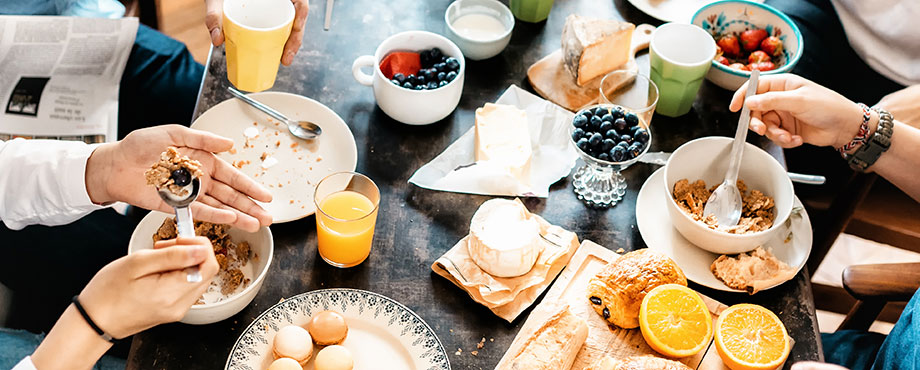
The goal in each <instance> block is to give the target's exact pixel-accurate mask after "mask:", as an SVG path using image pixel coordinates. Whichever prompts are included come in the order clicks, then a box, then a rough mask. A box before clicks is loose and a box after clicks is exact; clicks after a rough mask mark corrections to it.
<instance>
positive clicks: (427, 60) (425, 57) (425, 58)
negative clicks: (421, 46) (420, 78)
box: [418, 50, 434, 68]
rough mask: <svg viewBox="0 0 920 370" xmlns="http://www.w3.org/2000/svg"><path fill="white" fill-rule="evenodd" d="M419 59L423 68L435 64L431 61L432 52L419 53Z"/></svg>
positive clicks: (423, 51)
mask: <svg viewBox="0 0 920 370" xmlns="http://www.w3.org/2000/svg"><path fill="white" fill-rule="evenodd" d="M418 59H419V62H421V64H422V68H425V67H427V66H429V65H431V64H432V63H434V61H433V60H432V59H431V50H422V51H421V52H419V53H418Z"/></svg>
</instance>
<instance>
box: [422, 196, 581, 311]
mask: <svg viewBox="0 0 920 370" xmlns="http://www.w3.org/2000/svg"><path fill="white" fill-rule="evenodd" d="M516 201H517V202H520V200H516ZM528 216H529V217H531V218H533V219H534V220H536V221H537V222H538V223H539V224H540V234H541V236H542V239H541V241H542V242H543V251H542V252H540V256H539V257H538V258H537V262H536V263H534V266H533V268H532V269H530V271H528V272H527V273H526V274H524V275H521V276H517V277H511V278H501V277H494V276H492V275H489V274H488V273H486V272H485V271H483V270H482V269H481V268H479V266H478V265H476V262H473V259H472V258H470V255H469V251H468V249H467V246H466V245H467V240H469V238H470V237H469V235H467V236H466V237H464V238H463V239H460V241H459V242H457V244H455V245H454V247H453V248H451V249H450V250H449V251H447V253H445V254H444V255H443V256H441V257H440V258H438V259H437V260H436V261H435V262H434V264H432V265H431V269H432V270H434V272H436V273H437V274H438V275H441V276H443V277H445V278H446V279H447V280H450V281H451V282H452V283H454V284H455V285H457V286H458V287H460V289H463V290H465V291H466V292H467V293H468V294H469V295H470V297H472V298H473V300H474V301H476V302H479V303H480V304H482V305H484V306H486V307H488V308H489V309H490V310H492V312H494V313H495V314H496V315H498V317H501V318H503V319H505V320H507V321H508V322H511V321H514V319H515V318H516V317H518V315H520V314H521V312H523V311H524V310H526V309H527V307H530V305H531V304H533V303H534V301H536V299H537V297H539V296H540V294H541V293H543V291H544V290H546V288H547V287H548V286H549V284H550V283H552V282H553V279H555V278H556V275H559V272H561V271H562V269H563V268H564V267H565V265H566V264H568V263H569V260H570V259H571V258H572V255H574V254H575V251H576V250H577V249H578V245H579V243H578V236H576V235H575V233H573V232H571V231H568V230H565V229H563V228H561V227H559V226H555V225H552V224H550V223H549V222H547V221H546V220H544V219H543V218H542V217H540V216H538V215H535V214H532V213H530V212H528Z"/></svg>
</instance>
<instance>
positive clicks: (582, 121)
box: [572, 114, 588, 127]
mask: <svg viewBox="0 0 920 370" xmlns="http://www.w3.org/2000/svg"><path fill="white" fill-rule="evenodd" d="M572 125H574V126H575V127H585V126H587V125H588V117H585V116H583V115H580V114H579V115H577V116H575V120H573V121H572Z"/></svg>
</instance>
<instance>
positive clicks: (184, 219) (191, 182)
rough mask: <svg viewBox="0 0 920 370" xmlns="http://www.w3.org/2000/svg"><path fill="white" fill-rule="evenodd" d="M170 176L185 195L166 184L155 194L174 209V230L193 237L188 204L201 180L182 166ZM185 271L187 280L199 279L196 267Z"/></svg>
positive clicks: (192, 224)
mask: <svg viewBox="0 0 920 370" xmlns="http://www.w3.org/2000/svg"><path fill="white" fill-rule="evenodd" d="M182 172H184V173H182ZM171 177H172V179H173V182H174V183H175V184H176V185H179V186H182V191H180V193H181V194H186V196H185V197H180V196H177V195H175V194H173V193H172V192H171V191H169V189H168V188H167V187H166V186H164V187H162V188H157V194H159V195H160V199H163V202H165V203H166V204H168V205H169V206H170V207H173V208H174V209H175V212H176V231H177V232H178V234H179V236H181V237H189V238H192V237H195V223H194V222H193V221H192V209H191V208H189V205H191V204H192V202H194V201H195V199H197V198H198V191H199V190H200V189H201V182H200V181H199V180H198V178H192V175H191V174H190V173H189V172H188V170H186V169H184V168H182V169H179V170H176V171H173V173H172V176H171ZM185 271H186V273H187V274H188V275H186V280H187V281H188V282H190V283H197V282H200V281H201V273H200V272H199V271H198V267H189V268H187V269H186V270H185Z"/></svg>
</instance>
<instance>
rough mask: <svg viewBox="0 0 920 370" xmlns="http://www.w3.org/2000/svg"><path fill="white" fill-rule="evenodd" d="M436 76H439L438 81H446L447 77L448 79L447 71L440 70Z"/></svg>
mask: <svg viewBox="0 0 920 370" xmlns="http://www.w3.org/2000/svg"><path fill="white" fill-rule="evenodd" d="M436 77H437V78H438V81H446V79H447V73H444V72H438V74H437V76H436Z"/></svg>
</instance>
